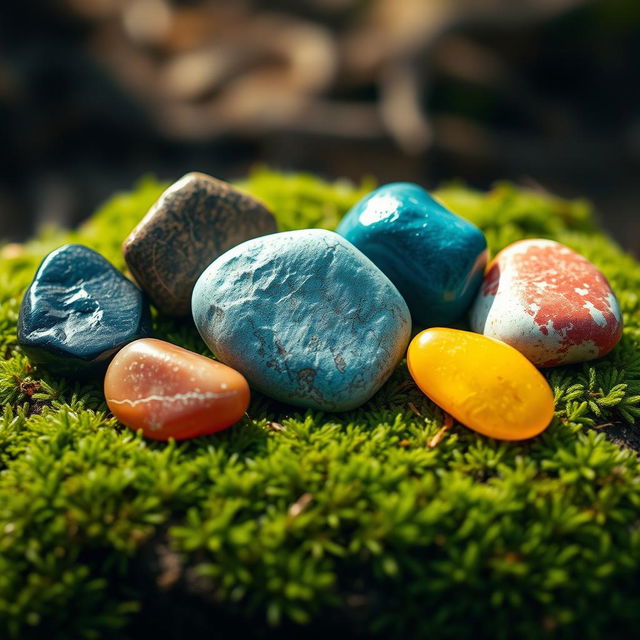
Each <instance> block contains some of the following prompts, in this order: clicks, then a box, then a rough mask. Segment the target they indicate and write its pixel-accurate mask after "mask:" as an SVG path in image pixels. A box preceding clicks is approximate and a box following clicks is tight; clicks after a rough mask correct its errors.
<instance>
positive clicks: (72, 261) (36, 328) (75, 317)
mask: <svg viewBox="0 0 640 640" xmlns="http://www.w3.org/2000/svg"><path fill="white" fill-rule="evenodd" d="M150 335H151V315H150V312H149V305H148V303H147V301H146V299H145V297H144V294H143V293H142V291H140V289H138V287H136V285H135V284H133V282H131V281H130V280H127V278H125V277H124V276H123V275H122V274H121V273H120V272H119V271H118V270H117V269H116V268H115V267H114V266H113V265H112V264H111V263H109V262H108V261H107V260H106V259H105V258H103V257H102V256H101V255H100V254H99V253H96V252H95V251H93V249H89V248H88V247H84V246H82V245H78V244H68V245H65V246H63V247H60V248H59V249H56V250H55V251H52V252H51V253H50V254H49V255H48V256H47V257H46V258H45V259H44V260H43V262H42V264H41V265H40V268H39V269H38V271H37V273H36V275H35V277H34V279H33V282H32V283H31V285H30V287H29V289H28V290H27V292H26V293H25V295H24V298H23V300H22V305H21V307H20V316H19V319H18V342H19V343H20V345H21V346H22V348H23V350H24V351H25V352H26V353H27V355H28V356H29V358H30V359H31V360H32V361H33V362H35V363H37V364H41V365H45V366H46V367H47V368H49V369H50V370H51V371H54V372H55V373H60V374H63V375H81V374H84V373H85V372H91V371H92V370H93V371H96V372H97V371H100V370H101V369H103V368H104V367H106V365H107V364H108V362H109V360H110V359H111V357H112V356H113V355H115V353H116V352H117V351H118V350H119V349H121V348H122V347H124V346H125V345H126V344H128V343H129V342H132V341H133V340H137V339H138V338H146V337H148V336H150Z"/></svg>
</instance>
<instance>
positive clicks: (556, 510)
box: [0, 169, 640, 638]
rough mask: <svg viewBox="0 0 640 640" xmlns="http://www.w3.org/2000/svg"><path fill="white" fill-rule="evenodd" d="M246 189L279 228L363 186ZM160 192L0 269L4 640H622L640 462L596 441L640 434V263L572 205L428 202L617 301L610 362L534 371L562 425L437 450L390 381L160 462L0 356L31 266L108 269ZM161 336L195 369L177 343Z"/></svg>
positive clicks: (432, 416)
mask: <svg viewBox="0 0 640 640" xmlns="http://www.w3.org/2000/svg"><path fill="white" fill-rule="evenodd" d="M241 186H242V187H243V188H245V189H247V190H249V191H251V192H252V193H254V194H256V195H257V196H259V197H260V198H262V199H263V200H265V201H266V202H267V203H268V204H269V205H270V206H271V207H272V208H273V210H274V211H275V212H276V214H277V216H278V219H279V221H280V224H281V227H282V228H283V229H290V228H296V227H303V226H308V225H316V226H325V227H329V228H330V227H332V226H334V225H335V224H336V222H337V220H338V219H339V217H340V216H341V215H342V214H343V213H344V212H345V211H346V209H347V208H348V207H349V206H350V205H351V204H352V203H353V202H354V201H355V200H357V199H358V198H359V197H360V196H361V195H362V194H363V193H364V192H365V191H367V190H368V189H369V188H370V187H371V185H370V184H363V185H361V186H360V187H355V186H353V185H350V184H348V183H345V182H338V183H332V184H330V183H325V182H323V181H321V180H318V179H316V178H314V177H311V176H300V175H294V176H286V175H280V174H277V173H272V172H270V171H268V170H266V169H263V170H259V171H257V172H255V173H254V174H253V175H252V176H250V177H249V178H248V179H246V180H245V181H243V182H242V183H241ZM162 187H163V185H160V184H157V183H156V182H155V181H154V180H152V179H145V180H143V181H142V182H141V183H140V184H139V185H138V187H137V188H136V190H135V191H134V192H133V193H130V194H122V195H118V196H116V197H114V198H113V199H112V200H111V201H109V202H108V203H107V204H105V205H104V206H103V207H102V208H101V209H100V211H98V212H97V213H96V214H95V215H94V216H93V218H92V219H91V220H90V221H89V222H87V223H86V224H85V225H83V226H82V227H81V228H80V229H78V230H77V231H74V232H72V233H69V232H62V231H59V230H49V231H47V232H45V233H43V234H41V235H40V236H39V237H38V238H36V239H35V240H33V241H32V242H29V243H28V244H26V245H24V246H22V247H15V246H8V247H5V248H4V249H3V250H2V251H1V253H0V256H1V257H0V348H1V349H2V351H3V353H4V355H5V356H6V359H4V360H0V403H2V404H3V407H4V409H3V413H2V418H1V419H0V637H10V638H24V637H31V636H34V637H40V636H45V635H46V636H47V637H49V638H51V637H63V638H82V637H86V638H97V637H104V636H114V637H131V636H137V637H148V635H147V634H148V633H150V632H151V631H155V632H157V633H158V634H159V637H167V636H171V637H186V636H187V635H191V636H194V635H195V636H201V637H211V636H213V635H215V636H216V637H220V638H230V637H234V636H237V635H238V634H241V635H244V636H247V637H270V636H271V635H273V636H274V637H276V636H278V637H279V638H282V637H283V636H284V637H289V636H291V637H294V636H297V635H299V634H300V633H304V634H307V635H308V636H310V637H319V636H320V635H326V633H332V634H333V635H334V636H337V637H357V636H367V637H369V636H371V635H372V634H374V635H378V636H380V637H383V638H407V637H411V638H421V637H425V638H426V637H429V638H449V637H451V638H454V637H455V638H465V637H472V636H473V637H484V636H491V637H493V638H508V637H522V638H540V637H546V636H548V637H563V638H564V637H581V638H583V637H586V638H598V637H603V636H604V635H606V637H608V638H615V637H632V636H634V635H635V634H634V633H631V632H629V631H628V629H629V628H633V627H630V625H637V624H638V623H640V594H639V593H638V589H637V584H638V578H639V577H640V526H639V525H640V518H639V516H638V513H639V508H640V464H639V462H638V459H637V457H636V455H635V453H634V452H633V451H630V450H628V449H623V448H620V447H619V446H618V445H616V444H614V443H612V442H610V441H608V440H607V439H606V438H605V431H606V429H607V427H604V426H602V425H606V424H608V423H612V422H614V423H617V422H619V423H623V424H626V425H629V424H632V423H633V422H634V421H635V420H637V419H638V418H639V417H640V353H639V351H638V343H639V342H640V303H639V297H638V296H639V292H640V266H639V265H638V264H637V263H635V262H634V261H633V260H632V259H631V258H630V257H629V256H626V255H625V254H624V253H623V252H622V251H621V250H620V249H619V248H618V247H617V246H616V245H615V244H614V243H613V242H612V241H611V240H609V239H608V238H607V237H606V236H605V235H603V234H602V232H601V231H600V230H599V228H598V226H597V224H596V222H595V220H594V217H593V215H592V212H591V210H590V208H589V206H588V205H587V204H586V203H584V202H567V201H563V200H559V199H557V198H553V197H551V196H548V195H542V194H537V193H532V192H528V191H522V190H518V189H516V188H515V187H513V186H510V185H508V184H501V185H498V186H497V187H495V188H494V189H493V190H492V191H490V192H489V193H478V192H475V191H470V190H468V189H466V188H464V187H463V186H458V185H452V186H448V187H445V188H443V189H441V190H440V191H439V192H438V195H439V196H440V197H441V198H442V200H443V201H444V202H445V203H446V204H447V205H449V206H450V207H451V208H452V209H453V210H455V211H457V212H459V213H460V214H462V215H464V216H466V217H468V218H469V219H471V220H473V221H474V222H476V223H477V224H479V225H480V226H481V227H482V228H483V230H484V231H485V232H486V234H487V237H488V240H489V244H490V246H491V248H492V250H493V251H496V250H498V249H500V248H501V247H503V246H505V245H506V244H508V243H510V242H512V241H514V240H517V239H520V238H523V237H531V236H545V237H550V238H555V239H557V240H559V241H561V242H564V243H566V244H568V245H569V246H571V247H573V248H575V249H576V250H578V251H579V252H581V253H583V254H585V255H586V256H587V257H589V258H590V259H591V260H593V261H594V262H595V263H596V264H597V265H598V266H599V267H600V268H601V269H602V270H603V271H604V273H605V274H606V275H607V276H608V277H609V278H610V280H611V282H612V284H613V286H614V289H615V290H616V293H617V294H618V295H619V297H620V300H621V304H622V308H623V311H624V316H625V321H626V329H625V332H624V338H623V341H622V343H621V345H620V346H619V347H618V348H617V349H616V350H615V351H614V352H613V353H612V354H611V355H610V356H609V357H607V358H605V359H603V360H601V361H598V362H596V363H593V364H588V365H584V366H572V367H564V368H560V369H556V370H553V371H549V372H548V373H547V375H548V377H549V380H550V382H551V384H552V385H553V387H554V389H555V395H556V402H557V412H556V417H555V419H554V422H553V424H552V426H551V427H550V428H549V429H548V430H547V432H545V434H544V435H542V436H541V437H539V438H536V439H535V440H533V441H531V442H526V443H521V444H506V443H500V442H495V441H491V440H488V439H485V438H482V437H479V436H477V435H475V434H474V433H472V432H470V431H468V430H466V429H465V428H464V427H462V426H460V425H454V426H453V428H452V429H451V431H450V432H448V433H447V434H446V435H445V437H444V439H443V440H442V441H441V442H440V443H439V444H438V446H436V447H435V448H430V447H429V446H428V444H427V443H428V442H429V441H430V440H431V438H433V436H434V435H435V434H436V433H437V432H438V430H439V429H440V427H441V426H442V423H443V415H442V413H441V412H440V410H439V409H437V408H436V407H435V406H434V405H433V404H432V403H430V402H429V401H428V400H427V399H426V398H425V397H424V396H422V395H421V394H420V393H419V392H418V391H416V388H415V387H414V385H413V384H412V383H411V382H410V380H409V378H408V375H407V371H406V367H405V366H404V364H403V365H401V366H400V367H399V369H398V370H397V372H396V373H395V374H394V376H393V378H392V379H391V381H390V382H389V383H388V384H387V385H386V386H385V387H384V388H383V389H382V390H381V391H380V392H379V393H378V394H377V395H376V397H375V398H374V399H373V400H372V401H371V402H369V403H368V404H367V405H366V406H364V407H362V408H361V409H359V410H357V411H353V412H350V413H347V414H338V415H328V414H321V413H315V412H299V411H296V410H293V409H291V408H289V407H285V406H283V405H277V404H275V403H273V402H271V401H268V400H267V399H265V398H261V397H255V398H254V400H253V402H252V405H251V408H250V411H249V416H250V417H249V418H247V419H246V420H245V421H244V422H243V423H242V424H240V425H238V426H236V427H234V428H233V429H231V430H229V431H227V432H225V433H223V434H220V435H217V436H212V437H207V438H200V439H196V440H193V441H190V442H187V443H184V444H180V445H176V444H173V443H169V444H160V443H153V442H146V441H144V440H143V439H142V438H141V437H140V436H138V435H136V434H133V433H132V432H130V431H129V430H127V429H124V428H122V427H120V426H119V425H118V424H117V423H116V421H115V420H114V419H113V418H111V417H109V415H108V413H107V411H106V407H105V405H104V402H103V398H102V395H101V390H100V384H99V381H93V382H92V381H83V382H79V383H70V382H69V381H66V380H61V379H54V378H51V377H50V376H48V375H47V374H46V372H44V371H39V370H37V369H33V368H32V367H31V365H30V364H29V362H28V360H27V359H26V358H25V357H24V355H22V354H21V352H20V350H19V348H18V347H17V345H16V337H15V326H16V320H17V312H18V305H19V302H20V299H21V296H22V293H23V291H24V289H25V287H26V286H27V285H28V283H29V281H30V279H31V277H32V275H33V273H34V270H35V268H36V267H37V265H38V263H39V261H40V259H41V258H42V256H43V255H44V254H45V253H46V252H48V251H49V250H51V249H53V248H54V247H56V246H58V245H60V244H61V243H63V242H66V241H69V240H73V241H77V242H82V243H85V244H87V245H89V246H91V247H93V248H95V249H98V250H99V251H101V252H102V253H103V254H104V255H105V256H106V257H108V258H109V259H110V260H112V261H113V262H114V263H115V264H117V265H118V266H119V267H123V266H124V265H123V261H122V258H121V255H120V250H119V246H120V243H121V241H122V239H123V238H124V236H125V235H126V234H127V232H128V231H129V230H130V229H131V227H132V226H133V225H134V224H135V223H136V221H137V220H138V219H139V218H140V217H141V216H142V215H143V214H144V213H145V212H146V210H147V208H148V206H149V205H150V204H151V203H152V202H153V201H154V199H155V198H156V197H157V196H158V194H159V193H160V191H161V190H162ZM155 326H156V330H157V333H158V335H159V336H161V337H165V338H168V339H170V340H173V341H175V342H177V343H179V344H182V345H185V346H187V347H188V348H191V349H197V350H199V351H201V352H206V348H205V347H204V345H203V344H202V342H201V341H200V340H199V338H198V336H197V334H196V332H195V330H194V328H193V327H192V326H191V325H190V324H189V323H186V322H185V323H178V322H175V321H170V320H167V319H165V318H159V317H156V318H155ZM300 625H306V626H305V628H304V630H301V629H300ZM214 630H215V632H214Z"/></svg>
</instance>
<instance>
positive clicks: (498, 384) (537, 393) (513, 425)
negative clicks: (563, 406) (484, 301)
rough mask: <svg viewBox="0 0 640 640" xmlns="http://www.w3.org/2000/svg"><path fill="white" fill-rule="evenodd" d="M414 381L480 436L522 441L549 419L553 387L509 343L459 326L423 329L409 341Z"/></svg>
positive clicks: (542, 427) (552, 404) (409, 354)
mask: <svg viewBox="0 0 640 640" xmlns="http://www.w3.org/2000/svg"><path fill="white" fill-rule="evenodd" d="M407 365H408V367H409V372H410V373H411V376H412V377H413V379H414V381H415V382H416V384H417V385H418V387H420V389H421V390H422V392H423V393H425V394H426V395H427V396H429V398H431V400H433V401H434V402H435V403H436V404H437V405H438V406H440V407H441V408H442V409H444V411H446V412H447V413H449V414H451V415H452V416H453V417H454V418H455V419H456V420H458V421H459V422H461V423H462V424H464V425H466V426H467V427H469V428H470V429H473V430H474V431H477V432H478V433H482V434H483V435H485V436H490V437H492V438H498V439H500V440H524V439H526V438H532V437H533V436H536V435H538V434H539V433H541V432H542V431H544V430H545V429H546V428H547V426H549V423H550V422H551V419H552V418H553V410H554V403H553V392H552V391H551V387H549V384H548V383H547V381H546V380H545V378H544V377H543V375H542V374H541V373H540V372H539V371H538V370H537V369H536V368H535V367H534V366H533V365H532V364H531V362H529V360H527V359H526V358H525V357H524V356H523V355H522V354H521V353H520V352H518V351H516V350H515V349H514V348H513V347H510V346H509V345H507V344H505V343H504V342H499V341H498V340H494V339H492V338H487V337H486V336H483V335H480V334H478V333H471V332H469V331H460V330H458V329H441V328H434V329H427V330H426V331H423V332H422V333H419V334H418V335H417V336H416V337H415V338H414V339H413V340H412V341H411V344H410V345H409V351H408V353H407Z"/></svg>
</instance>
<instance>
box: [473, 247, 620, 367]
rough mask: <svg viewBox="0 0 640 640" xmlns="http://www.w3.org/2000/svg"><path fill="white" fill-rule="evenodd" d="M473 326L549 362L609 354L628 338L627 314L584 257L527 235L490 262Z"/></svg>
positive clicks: (544, 363)
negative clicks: (625, 334)
mask: <svg viewBox="0 0 640 640" xmlns="http://www.w3.org/2000/svg"><path fill="white" fill-rule="evenodd" d="M471 327H472V329H473V330H474V331H477V332H478V333H483V334H484V335H486V336H489V337H492V338H497V339H498V340H502V341H503V342H506V343H508V344H510V345H511V346H513V347H515V348H516V349H518V351H520V352H521V353H523V354H524V355H525V356H526V357H527V358H529V360H531V362H533V363H534V364H536V365H538V366H540V367H551V366H555V365H560V364H568V363H572V362H582V361H586V360H592V359H593V358H599V357H600V356H604V355H605V354H607V353H609V352H610V351H611V350H612V349H613V348H614V347H615V346H616V344H617V343H618V341H619V340H620V337H621V335H622V315H621V313H620V307H619V305H618V301H617V300H616V297H615V295H614V294H613V291H612V290H611V287H610V286H609V283H608V282H607V280H606V278H605V277H604V276H603V275H602V273H600V271H598V269H596V267H594V266H593V265H592V264H591V263H590V262H589V261H588V260H587V259H586V258H583V257H582V256H581V255H579V254H577V253H575V252H574V251H572V250H571V249H569V248H568V247H565V246H564V245H562V244H560V243H558V242H554V241H552V240H523V241H521V242H516V243H514V244H512V245H510V246H508V247H507V248H506V249H504V250H503V251H501V252H500V253H499V254H498V255H497V256H496V258H495V260H494V261H493V262H492V264H491V266H490V268H489V270H488V272H487V275H486V277H485V280H484V283H483V286H482V288H481V290H480V293H479V294H478V297H477V299H476V302H475V304H474V306H473V309H472V312H471Z"/></svg>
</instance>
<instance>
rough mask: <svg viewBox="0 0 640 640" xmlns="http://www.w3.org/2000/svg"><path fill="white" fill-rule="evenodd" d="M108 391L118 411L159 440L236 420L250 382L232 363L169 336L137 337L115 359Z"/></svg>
mask: <svg viewBox="0 0 640 640" xmlns="http://www.w3.org/2000/svg"><path fill="white" fill-rule="evenodd" d="M104 395H105V398H106V400H107V405H108V407H109V409H110V410H111V412H112V413H113V415H114V416H115V417H116V418H118V420H119V421H120V422H122V424H125V425H126V426H128V427H130V428H131V429H133V430H138V429H142V433H143V434H144V435H145V437H147V438H151V439H153V440H168V439H169V438H174V439H175V440H185V439H186V438H194V437H196V436H202V435H207V434H210V433H214V432H216V431H221V430H223V429H226V428H227V427H230V426H231V425H233V424H235V423H236V422H238V420H240V419H241V418H242V416H243V415H244V414H245V412H246V410H247V407H248V406H249V399H250V392H249V385H248V384H247V381H246V380H245V379H244V377H243V376H242V375H241V374H240V373H238V372H237V371H234V370H233V369H231V368H230V367H227V366H226V365H224V364H222V363H221V362H216V361H215V360H212V359H211V358H207V357H205V356H201V355H199V354H197V353H193V352H192V351H187V350H186V349H183V348H182V347H178V346H176V345H174V344H171V343H169V342H164V341H162V340H156V339H154V338H148V339H143V340H136V341H135V342H132V343H131V344H129V345H127V346H126V347H125V348H124V349H122V350H121V351H120V352H119V353H118V354H117V355H116V357H115V358H114V359H113V360H112V362H111V364H110V365H109V368H108V369H107V374H106V376H105V379H104Z"/></svg>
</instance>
